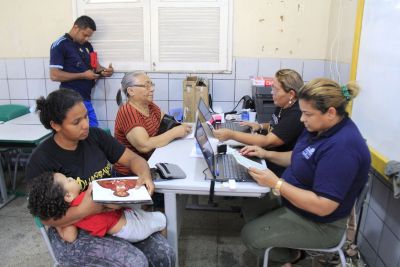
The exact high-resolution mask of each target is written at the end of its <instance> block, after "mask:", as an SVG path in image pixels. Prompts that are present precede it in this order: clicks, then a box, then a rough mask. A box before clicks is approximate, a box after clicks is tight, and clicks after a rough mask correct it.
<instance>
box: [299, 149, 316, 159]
mask: <svg viewBox="0 0 400 267" xmlns="http://www.w3.org/2000/svg"><path fill="white" fill-rule="evenodd" d="M314 151H315V148H313V147H307V148H306V149H304V150H303V152H301V154H303V157H305V158H306V159H309V158H311V156H312V154H314Z"/></svg>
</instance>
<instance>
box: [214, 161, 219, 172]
mask: <svg viewBox="0 0 400 267" xmlns="http://www.w3.org/2000/svg"><path fill="white" fill-rule="evenodd" d="M218 165H219V164H218V160H217V164H215V176H219V166H218Z"/></svg>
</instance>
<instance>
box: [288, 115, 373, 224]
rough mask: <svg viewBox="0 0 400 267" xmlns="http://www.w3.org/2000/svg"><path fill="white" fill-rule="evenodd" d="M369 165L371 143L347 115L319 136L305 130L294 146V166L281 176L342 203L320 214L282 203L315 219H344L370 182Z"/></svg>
mask: <svg viewBox="0 0 400 267" xmlns="http://www.w3.org/2000/svg"><path fill="white" fill-rule="evenodd" d="M370 165H371V156H370V152H369V150H368V146H367V144H366V142H365V140H364V139H363V137H362V136H361V133H360V132H359V130H358V128H357V126H356V125H355V124H354V122H353V121H352V120H351V119H350V118H348V117H347V116H346V117H345V118H344V119H343V120H342V121H341V122H339V123H338V124H336V125H335V126H333V127H332V128H331V129H329V130H328V131H326V132H325V133H322V134H321V135H319V136H317V135H316V133H310V132H308V131H307V130H304V131H303V133H302V135H301V136H300V137H299V139H298V140H297V143H296V146H295V148H294V149H293V152H292V158H291V166H289V167H288V168H287V169H286V170H285V172H284V173H283V175H282V177H283V179H284V180H285V181H286V182H287V183H290V184H292V185H294V186H297V187H299V188H302V189H305V190H310V191H313V192H314V193H315V194H317V195H318V196H321V197H325V198H328V199H331V200H333V201H335V202H338V203H339V206H338V208H337V209H336V210H335V211H334V212H333V213H331V214H329V215H327V216H325V217H321V216H317V215H315V214H312V213H309V212H306V211H304V210H302V209H299V208H297V207H295V206H294V205H292V204H291V203H290V202H289V201H287V200H286V199H284V198H282V201H283V204H284V205H286V206H287V207H288V208H289V209H291V210H293V211H295V212H297V213H300V214H301V215H303V216H305V217H307V218H309V219H311V220H313V221H316V222H322V223H329V222H333V221H336V220H339V219H341V218H345V217H347V216H348V215H349V214H350V212H351V210H352V208H353V206H354V202H355V200H356V198H357V197H358V195H359V193H360V192H361V190H362V188H363V186H364V185H365V183H366V181H367V177H368V172H369V168H370Z"/></svg>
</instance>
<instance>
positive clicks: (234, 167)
mask: <svg viewBox="0 0 400 267" xmlns="http://www.w3.org/2000/svg"><path fill="white" fill-rule="evenodd" d="M220 156H221V159H222V168H223V170H224V177H225V178H227V179H235V180H236V181H237V182H249V181H254V180H253V179H252V178H251V176H250V175H249V174H248V172H247V169H246V168H245V167H243V166H241V165H239V164H237V162H236V160H235V158H234V157H233V155H231V154H224V155H220Z"/></svg>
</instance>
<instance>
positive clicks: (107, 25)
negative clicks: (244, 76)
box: [75, 0, 233, 72]
mask: <svg viewBox="0 0 400 267" xmlns="http://www.w3.org/2000/svg"><path fill="white" fill-rule="evenodd" d="M75 1H76V9H75V11H76V12H75V14H76V17H78V16H80V15H84V14H85V15H88V16H90V17H92V18H93V19H94V20H95V22H96V25H97V31H96V33H95V34H94V35H93V38H92V40H91V42H92V44H93V46H94V48H95V49H96V50H97V51H98V54H99V59H100V62H101V63H102V64H108V62H112V63H113V66H114V68H115V69H116V70H117V71H130V70H145V71H164V72H165V71H183V72H229V71H231V68H232V67H231V64H232V13H233V11H232V10H233V7H232V2H233V1H232V0H136V1H135V0H75Z"/></svg>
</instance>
